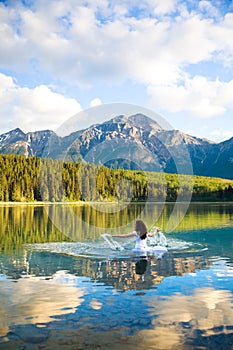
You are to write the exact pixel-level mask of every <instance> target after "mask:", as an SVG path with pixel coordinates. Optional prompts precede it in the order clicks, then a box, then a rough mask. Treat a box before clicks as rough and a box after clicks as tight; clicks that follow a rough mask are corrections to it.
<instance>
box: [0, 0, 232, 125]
mask: <svg viewBox="0 0 233 350" xmlns="http://www.w3.org/2000/svg"><path fill="white" fill-rule="evenodd" d="M198 6H199V7H198ZM198 6H197V7H196V9H194V8H193V9H192V10H189V9H188V8H187V6H186V4H185V2H179V1H176V0H166V1H164V0H156V1H153V0H143V1H132V0H129V1H126V0H121V1H118V2H116V1H113V2H109V1H107V0H98V1H94V0H89V1H84V0H83V1H78V2H77V1H75V0H67V1H66V2H64V1H61V0H51V1H49V2H48V1H45V0H37V1H35V2H34V3H33V7H32V8H31V9H30V8H26V7H24V6H23V5H18V6H15V7H12V8H10V7H4V5H2V6H0V19H1V21H0V30H1V33H2V35H1V37H2V40H1V41H0V51H1V53H2V54H1V57H0V64H1V66H2V67H4V68H7V69H11V68H12V69H16V67H18V68H19V69H20V71H22V67H24V69H25V70H27V69H28V67H31V62H34V64H35V66H36V68H37V69H38V70H41V71H42V72H43V73H44V74H48V75H49V76H50V77H53V78H55V79H60V80H62V81H64V82H68V83H70V84H72V85H78V86H81V87H83V86H93V85H95V83H96V82H99V81H100V80H101V83H102V85H103V83H106V84H109V83H110V84H112V85H114V84H115V85H116V84H119V83H121V82H125V81H127V80H131V81H134V82H136V83H137V84H141V85H144V86H145V87H147V91H148V93H149V95H150V96H151V97H152V100H153V101H154V105H155V106H157V105H158V106H159V107H161V108H162V109H163V110H169V111H175V112H176V111H189V112H190V113H191V114H192V115H195V116H199V117H206V118H207V117H214V116H217V115H223V114H224V113H225V111H226V109H227V108H233V107H232V101H231V100H232V97H231V96H232V92H231V91H232V90H231V89H232V82H223V81H221V80H220V79H219V80H218V79H217V77H216V75H217V74H218V72H214V71H212V74H213V75H215V77H211V78H207V77H204V76H203V77H201V76H195V74H193V76H194V77H191V76H190V75H188V73H187V72H188V68H189V65H190V64H192V65H193V66H196V67H197V66H198V64H199V63H202V62H209V63H210V65H211V62H212V61H218V62H219V63H220V64H221V65H223V64H225V65H231V64H232V62H233V40H232V37H233V27H232V20H233V14H232V13H228V14H226V15H225V16H219V17H217V13H218V10H217V8H216V7H215V6H214V5H213V4H212V3H211V2H210V1H205V0H202V1H200V2H199V3H198ZM132 9H134V10H135V13H137V11H138V14H135V15H132V11H131V12H130V10H132ZM173 11H176V15H175V16H174V13H173ZM205 14H207V15H206V16H205ZM211 79H212V80H211ZM46 89H47V90H46ZM15 90H16V91H17V101H16V102H15V109H17V108H18V109H20V110H21V111H22V109H23V108H24V114H22V115H24V119H25V118H26V119H28V120H31V119H30V118H31V117H30V115H31V114H30V113H31V111H32V110H33V108H34V109H35V110H37V113H41V118H42V120H43V115H44V114H43V113H44V112H42V111H41V109H43V108H44V109H46V108H47V107H48V106H47V105H46V106H44V107H43V101H42V104H41V105H40V106H39V105H37V106H35V105H34V106H32V104H33V103H34V104H36V102H35V101H38V100H39V99H41V97H40V96H43V94H44V95H46V96H50V100H51V101H53V100H54V99H55V100H56V99H57V100H59V101H60V103H61V105H63V99H65V101H66V102H67V105H68V106H71V105H73V106H74V107H75V108H76V106H75V105H76V104H77V105H78V103H77V101H74V100H72V99H66V98H65V97H63V96H61V95H59V94H55V93H54V92H52V91H51V90H50V89H49V88H46V87H44V86H38V87H37V88H35V89H26V88H19V87H15ZM54 94H55V95H54ZM10 96H12V95H9V96H8V98H10ZM14 96H16V94H15V95H14ZM28 96H30V98H31V102H30V103H29V100H28V99H27V97H28ZM5 97H6V96H5ZM14 99H15V97H14ZM23 100H24V102H22V101H23ZM25 100H27V103H26V101H25ZM33 101H34V102H33ZM95 102H96V101H95ZM95 102H92V103H95ZM22 106H24V107H22ZM49 106H50V108H51V109H53V108H54V110H55V109H56V108H55V107H52V106H51V104H49ZM71 109H73V107H72V108H71ZM39 111H40V112H39ZM12 115H13V116H14V115H15V114H14V113H13V114H12ZM18 115H21V114H20V113H18ZM50 115H53V113H52V112H51V114H50ZM14 118H15V117H14ZM51 118H52V117H51ZM52 119H53V118H52ZM52 119H51V123H50V125H53V122H52ZM28 123H29V122H28Z"/></svg>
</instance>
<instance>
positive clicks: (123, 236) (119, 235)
mask: <svg viewBox="0 0 233 350" xmlns="http://www.w3.org/2000/svg"><path fill="white" fill-rule="evenodd" d="M134 236H135V232H130V233H126V234H122V235H121V234H118V233H116V234H114V235H112V237H118V238H127V237H134Z"/></svg>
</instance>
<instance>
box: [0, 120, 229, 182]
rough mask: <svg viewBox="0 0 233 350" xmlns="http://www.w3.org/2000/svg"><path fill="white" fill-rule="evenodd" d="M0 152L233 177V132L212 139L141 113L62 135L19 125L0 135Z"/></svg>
mask: <svg viewBox="0 0 233 350" xmlns="http://www.w3.org/2000/svg"><path fill="white" fill-rule="evenodd" d="M0 153H3V154H9V153H13V154H23V155H26V156H32V155H35V156H37V157H50V158H54V159H56V158H58V159H63V160H66V161H74V162H75V161H81V160H85V161H87V162H93V163H95V164H104V165H106V166H111V167H121V168H125V169H126V168H127V169H142V170H147V171H164V172H169V173H176V172H178V173H183V174H191V173H192V171H193V173H194V174H195V175H205V176H213V177H223V178H229V179H232V178H233V137H232V138H231V139H229V140H227V141H224V142H220V143H214V142H211V141H208V140H205V139H200V138H197V137H194V136H190V135H187V134H184V133H182V132H181V131H179V130H164V129H162V128H161V127H160V125H159V124H158V123H156V122H155V121H154V120H152V119H150V118H148V117H147V116H145V115H142V114H136V115H132V116H129V117H126V116H122V115H121V116H117V117H115V118H113V119H111V120H108V121H106V122H104V123H102V124H95V125H92V126H90V127H89V128H87V129H84V130H78V131H76V132H73V133H72V134H70V135H68V136H65V137H60V136H58V135H56V133H54V132H53V131H51V130H43V131H36V132H29V133H27V134H25V133H23V132H22V131H21V130H20V129H18V128H17V129H15V130H12V131H9V132H8V133H5V134H2V135H0ZM192 169H193V170H192Z"/></svg>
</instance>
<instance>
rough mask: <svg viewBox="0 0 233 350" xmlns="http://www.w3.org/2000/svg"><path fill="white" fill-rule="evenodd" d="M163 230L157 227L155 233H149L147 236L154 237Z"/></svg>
mask: <svg viewBox="0 0 233 350" xmlns="http://www.w3.org/2000/svg"><path fill="white" fill-rule="evenodd" d="M161 231H162V230H161V228H160V227H156V229H155V230H154V231H153V232H148V233H147V236H148V237H153V236H155V235H156V234H157V233H158V232H161Z"/></svg>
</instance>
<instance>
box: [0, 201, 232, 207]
mask: <svg viewBox="0 0 233 350" xmlns="http://www.w3.org/2000/svg"><path fill="white" fill-rule="evenodd" d="M176 203H177V204H187V203H189V204H231V203H232V204H233V200H232V201H189V202H187V201H180V202H164V201H163V202H157V201H156V202H147V201H138V202H136V201H135V202H116V201H112V202H110V201H109V202H107V201H103V202H95V201H93V202H92V201H88V202H84V201H75V202H68V201H67V202H0V206H7V205H13V206H14V205H34V206H45V205H69V204H70V205H90V204H95V205H96V204H101V205H103V204H108V205H110V204H119V205H122V204H163V205H164V204H176Z"/></svg>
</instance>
